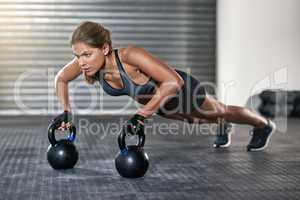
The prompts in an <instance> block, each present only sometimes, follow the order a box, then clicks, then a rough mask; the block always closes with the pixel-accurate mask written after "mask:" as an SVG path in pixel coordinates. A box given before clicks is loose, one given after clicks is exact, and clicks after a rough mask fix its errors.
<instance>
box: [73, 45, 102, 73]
mask: <svg viewBox="0 0 300 200" xmlns="http://www.w3.org/2000/svg"><path fill="white" fill-rule="evenodd" d="M106 49H107V48H106V45H104V47H103V48H94V47H91V46H89V45H87V44H85V43H83V42H78V43H75V44H73V45H72V50H73V53H74V55H75V56H76V57H77V59H78V63H79V66H80V67H81V70H82V72H83V73H84V74H85V75H87V76H93V75H94V74H95V73H96V72H97V71H98V70H100V69H101V68H102V67H103V66H104V65H105V56H106V55H107V53H108V51H107V50H106Z"/></svg>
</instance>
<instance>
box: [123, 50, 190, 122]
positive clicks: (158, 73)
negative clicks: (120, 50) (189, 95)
mask: <svg viewBox="0 0 300 200" xmlns="http://www.w3.org/2000/svg"><path fill="white" fill-rule="evenodd" d="M123 61H124V62H125V63H128V64H131V65H134V66H137V67H138V68H139V69H140V70H141V71H142V72H144V73H145V74H147V75H148V76H150V77H152V79H154V80H156V81H157V82H158V83H159V85H158V87H157V89H156V92H155V94H154V95H153V97H152V98H151V99H150V101H149V102H148V103H147V104H146V105H144V107H143V108H142V109H141V110H139V112H138V114H139V115H142V116H144V117H146V118H147V117H150V116H151V115H152V114H153V113H155V112H156V111H157V110H158V109H159V108H160V107H161V106H162V105H164V103H165V102H166V101H167V100H168V99H169V98H170V97H172V96H174V95H176V92H177V91H178V89H180V88H181V86H182V85H183V84H184V81H183V79H182V78H181V76H179V74H178V73H177V72H176V71H175V70H174V69H172V68H171V67H170V66H168V65H167V64H165V63H164V62H162V61H161V60H159V59H158V58H156V57H154V56H152V55H151V54H150V53H148V52H147V51H145V50H144V49H142V48H138V47H134V46H129V47H127V48H126V50H124V54H123Z"/></svg>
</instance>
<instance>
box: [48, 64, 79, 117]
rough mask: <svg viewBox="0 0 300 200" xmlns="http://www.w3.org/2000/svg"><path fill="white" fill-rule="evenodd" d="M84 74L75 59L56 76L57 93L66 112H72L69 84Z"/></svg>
mask: <svg viewBox="0 0 300 200" xmlns="http://www.w3.org/2000/svg"><path fill="white" fill-rule="evenodd" d="M80 74H82V71H81V68H80V66H79V63H78V59H77V58H74V59H73V60H72V61H71V62H69V63H68V64H66V65H65V66H64V67H63V68H62V69H61V70H59V72H58V73H57V75H56V76H55V80H54V84H55V92H56V95H57V98H58V100H59V102H60V103H61V104H62V108H63V110H64V111H69V112H70V111H71V108H70V102H69V90H68V83H69V82H70V81H72V80H74V79H75V78H77V77H78V76H79V75H80Z"/></svg>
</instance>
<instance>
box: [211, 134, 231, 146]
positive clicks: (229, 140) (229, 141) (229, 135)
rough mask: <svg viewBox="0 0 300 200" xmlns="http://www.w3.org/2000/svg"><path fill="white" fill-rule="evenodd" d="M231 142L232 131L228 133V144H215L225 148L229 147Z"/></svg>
mask: <svg viewBox="0 0 300 200" xmlns="http://www.w3.org/2000/svg"><path fill="white" fill-rule="evenodd" d="M230 144H231V131H230V132H229V133H228V142H227V143H226V144H222V145H219V144H214V148H225V147H229V146H230Z"/></svg>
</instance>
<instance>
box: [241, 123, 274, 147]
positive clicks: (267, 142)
mask: <svg viewBox="0 0 300 200" xmlns="http://www.w3.org/2000/svg"><path fill="white" fill-rule="evenodd" d="M270 124H271V126H272V131H271V133H270V135H269V137H268V139H267V141H266V144H265V145H264V146H263V147H261V148H258V149H251V148H247V151H261V150H264V149H265V148H267V146H268V144H269V141H270V139H271V137H272V135H273V133H274V132H275V131H276V124H275V123H274V122H272V121H270Z"/></svg>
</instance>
